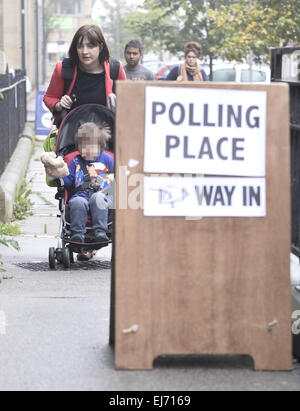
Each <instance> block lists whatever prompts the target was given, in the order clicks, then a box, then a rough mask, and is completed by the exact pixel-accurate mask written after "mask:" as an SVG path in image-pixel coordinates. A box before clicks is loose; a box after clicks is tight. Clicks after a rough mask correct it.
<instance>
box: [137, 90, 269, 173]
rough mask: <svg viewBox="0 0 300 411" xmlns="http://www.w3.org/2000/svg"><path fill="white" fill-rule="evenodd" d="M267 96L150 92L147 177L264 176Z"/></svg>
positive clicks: (261, 93) (245, 92)
mask: <svg viewBox="0 0 300 411" xmlns="http://www.w3.org/2000/svg"><path fill="white" fill-rule="evenodd" d="M266 100H267V93H266V92H265V91H252V90H223V89H203V88H181V87H179V88H178V87H153V86H149V87H147V88H146V119H145V156H144V171H145V172H167V173H190V174H195V173H197V174H198V173H199V174H209V175H230V176H231V175H239V176H249V177H264V176H265V169H266V165H265V158H266Z"/></svg>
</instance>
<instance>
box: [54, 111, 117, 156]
mask: <svg viewBox="0 0 300 411" xmlns="http://www.w3.org/2000/svg"><path fill="white" fill-rule="evenodd" d="M88 122H93V123H100V122H105V123H106V124H107V125H108V126H109V127H110V129H111V138H110V140H109V142H108V150H110V151H112V152H113V151H114V135H115V114H114V112H113V111H111V110H109V109H108V108H106V107H104V106H101V105H100V104H85V105H82V106H79V107H76V108H75V109H74V110H72V111H70V112H69V114H68V115H67V116H66V117H65V118H64V120H63V121H62V123H61V126H60V128H59V131H58V134H57V140H56V150H55V151H56V153H57V154H58V155H59V154H64V155H65V154H68V153H69V152H71V151H73V150H74V148H75V134H76V132H77V130H78V129H79V127H80V126H81V125H82V124H84V123H88Z"/></svg>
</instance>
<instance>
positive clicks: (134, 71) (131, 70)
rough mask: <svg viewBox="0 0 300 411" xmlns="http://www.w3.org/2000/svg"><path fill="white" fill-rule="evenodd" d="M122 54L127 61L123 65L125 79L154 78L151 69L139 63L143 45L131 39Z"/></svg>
mask: <svg viewBox="0 0 300 411" xmlns="http://www.w3.org/2000/svg"><path fill="white" fill-rule="evenodd" d="M124 56H125V60H126V63H127V65H126V66H124V70H125V73H126V77H127V80H145V81H147V80H155V75H154V74H153V73H152V71H150V70H148V69H147V68H146V67H144V66H142V65H141V64H140V61H141V59H142V57H143V46H142V45H141V43H140V42H139V41H138V40H131V41H130V42H129V43H127V44H126V46H125V51H124Z"/></svg>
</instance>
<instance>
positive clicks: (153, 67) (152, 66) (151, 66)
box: [142, 60, 166, 74]
mask: <svg viewBox="0 0 300 411" xmlns="http://www.w3.org/2000/svg"><path fill="white" fill-rule="evenodd" d="M142 65H143V66H144V67H146V68H147V69H148V70H150V71H152V73H153V74H156V73H158V72H159V71H160V70H161V69H162V68H163V67H165V65H166V63H164V62H163V61H159V60H145V61H143V62H142Z"/></svg>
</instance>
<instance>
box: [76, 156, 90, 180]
mask: <svg viewBox="0 0 300 411" xmlns="http://www.w3.org/2000/svg"><path fill="white" fill-rule="evenodd" d="M77 158H78V160H79V163H80V167H81V170H82V171H83V176H84V182H85V183H90V182H91V177H90V175H89V172H88V170H87V168H86V164H85V161H84V159H83V158H82V157H81V156H78V157H77Z"/></svg>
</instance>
